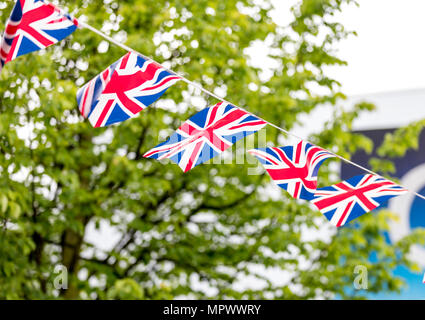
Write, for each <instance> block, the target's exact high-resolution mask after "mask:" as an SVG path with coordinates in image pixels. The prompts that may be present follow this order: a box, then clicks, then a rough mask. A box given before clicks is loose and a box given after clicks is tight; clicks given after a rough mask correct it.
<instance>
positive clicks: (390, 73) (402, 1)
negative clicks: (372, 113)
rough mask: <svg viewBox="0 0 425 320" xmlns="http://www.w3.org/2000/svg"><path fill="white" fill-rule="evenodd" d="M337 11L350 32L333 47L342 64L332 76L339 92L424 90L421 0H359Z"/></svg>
mask: <svg viewBox="0 0 425 320" xmlns="http://www.w3.org/2000/svg"><path fill="white" fill-rule="evenodd" d="M358 2H359V4H360V7H356V6H350V7H348V8H346V10H345V11H344V12H343V13H342V15H341V18H342V20H341V21H342V22H343V23H344V25H345V26H346V27H347V28H348V29H353V30H356V31H357V33H358V36H357V37H351V38H349V39H347V40H345V41H343V42H342V43H340V45H339V48H340V50H339V55H340V57H341V58H343V59H345V60H346V61H348V66H347V67H341V68H335V69H334V70H332V73H331V74H332V75H333V76H334V77H335V78H336V79H337V80H339V81H340V82H341V83H342V84H343V89H344V92H345V93H347V94H349V95H353V94H364V93H371V92H381V91H394V90H402V89H413V88H425V41H424V32H425V1H424V0H359V1H358Z"/></svg>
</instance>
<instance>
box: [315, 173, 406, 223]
mask: <svg viewBox="0 0 425 320" xmlns="http://www.w3.org/2000/svg"><path fill="white" fill-rule="evenodd" d="M406 192H407V190H406V189H404V188H403V187H401V186H399V185H397V184H395V183H394V182H392V181H389V180H386V179H384V178H382V177H379V176H377V175H373V174H365V175H359V176H355V177H353V178H350V179H348V180H346V181H342V182H340V183H337V184H335V185H333V186H330V187H325V188H320V189H317V192H316V194H315V197H314V199H313V200H311V202H312V203H313V204H314V205H316V207H317V208H318V209H319V210H320V211H321V212H322V213H323V214H324V215H325V216H326V218H327V219H328V220H329V221H330V222H331V223H332V224H333V225H335V226H337V227H340V226H343V225H344V224H346V223H348V222H350V221H351V220H353V219H356V218H358V217H359V216H361V215H363V214H365V213H367V212H369V211H372V210H373V209H375V208H377V207H379V206H380V205H381V204H383V203H384V202H386V201H387V200H388V199H390V198H392V197H395V196H398V195H401V194H403V193H406Z"/></svg>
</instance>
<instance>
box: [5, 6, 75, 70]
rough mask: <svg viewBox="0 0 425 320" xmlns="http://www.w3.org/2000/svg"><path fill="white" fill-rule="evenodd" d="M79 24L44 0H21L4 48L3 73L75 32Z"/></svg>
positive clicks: (6, 35)
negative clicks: (9, 65) (15, 62)
mask: <svg viewBox="0 0 425 320" xmlns="http://www.w3.org/2000/svg"><path fill="white" fill-rule="evenodd" d="M77 26H78V21H77V19H75V18H72V17H70V16H69V15H67V14H66V13H64V12H62V10H60V9H59V8H57V7H55V6H54V5H52V4H50V3H47V2H45V1H43V0H18V1H16V4H15V7H14V8H13V11H12V14H11V15H10V18H9V21H8V22H7V24H6V30H5V32H4V34H3V38H2V42H1V47H0V72H1V69H2V68H3V66H4V65H5V64H6V63H7V62H9V61H11V60H14V59H15V58H16V57H19V56H22V55H24V54H26V53H30V52H33V51H37V50H41V49H44V48H47V47H49V46H51V45H53V44H55V43H57V42H59V41H61V40H62V39H64V38H66V37H67V36H69V35H70V34H71V33H73V32H74V31H75V29H76V28H77Z"/></svg>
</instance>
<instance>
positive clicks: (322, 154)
mask: <svg viewBox="0 0 425 320" xmlns="http://www.w3.org/2000/svg"><path fill="white" fill-rule="evenodd" d="M248 152H249V153H250V154H252V155H253V156H255V157H256V158H257V159H258V160H259V161H260V163H261V164H263V166H264V168H265V169H266V171H267V173H268V174H269V175H270V177H271V178H272V179H273V181H274V182H276V184H277V185H278V186H279V187H281V188H282V189H285V190H286V191H287V192H288V193H289V194H290V195H291V196H292V197H294V198H296V199H304V200H311V199H313V197H314V193H315V192H316V188H317V173H318V171H319V167H320V165H321V164H322V163H323V161H325V160H326V159H328V158H332V157H334V155H333V154H332V153H330V152H329V151H326V150H325V149H322V148H320V147H317V146H315V145H312V144H311V143H308V142H305V141H300V142H299V143H298V144H296V145H293V146H286V147H274V148H270V147H268V148H259V149H252V150H248Z"/></svg>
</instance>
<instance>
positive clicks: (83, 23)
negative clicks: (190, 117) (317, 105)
mask: <svg viewBox="0 0 425 320" xmlns="http://www.w3.org/2000/svg"><path fill="white" fill-rule="evenodd" d="M78 25H79V26H80V27H83V28H86V29H88V30H90V31H92V32H94V33H96V34H97V35H99V36H101V37H103V38H104V39H106V40H108V41H109V42H111V43H113V44H115V45H116V46H118V47H120V48H122V49H124V50H125V51H127V52H134V53H136V54H138V55H139V56H141V57H142V58H144V59H146V60H150V61H153V62H155V63H158V62H156V61H155V60H153V59H152V58H150V57H148V56H146V55H144V54H142V53H140V52H138V51H136V50H134V49H133V48H130V47H129V46H127V45H125V44H123V43H121V42H119V41H117V40H115V39H113V38H112V37H110V36H108V35H107V34H105V33H104V32H102V31H100V30H98V29H96V28H94V27H92V26H91V25H89V24H87V23H85V22H82V21H81V20H78ZM158 64H160V63H158ZM160 65H161V66H162V67H163V68H164V69H165V70H166V71H168V72H170V73H172V74H174V75H176V76H178V77H180V78H181V80H182V81H184V82H185V83H187V84H188V85H190V86H192V87H194V88H196V89H198V90H200V91H202V92H204V93H205V94H207V95H209V96H211V97H214V98H215V99H217V100H219V101H222V102H224V103H228V104H231V105H234V104H233V103H231V102H229V101H227V100H226V99H224V98H222V97H220V96H218V95H216V94H215V93H213V92H211V91H209V90H207V89H205V88H204V87H202V86H201V85H200V84H198V83H196V82H193V81H191V80H189V79H187V78H186V77H185V76H183V75H181V74H179V73H178V72H175V71H173V70H171V69H168V68H166V67H164V66H163V65H162V64H160ZM237 107H238V108H239V109H241V110H243V111H245V112H247V113H249V114H252V115H253V116H256V117H258V116H257V115H255V114H253V113H252V112H250V111H248V110H245V109H244V108H242V107H239V106H237ZM258 118H260V117H258ZM261 119H262V120H264V121H265V122H266V123H267V124H268V125H269V126H271V127H273V128H275V129H277V130H279V131H281V132H283V133H285V134H286V135H288V136H292V137H294V138H296V139H299V140H303V141H305V142H308V143H310V144H313V145H316V144H315V143H312V142H310V141H308V140H307V139H304V138H302V137H299V136H298V135H296V134H294V133H292V132H290V131H288V130H286V129H284V128H281V127H279V126H277V125H275V124H274V123H271V122H269V121H267V120H265V119H263V118H261ZM318 147H320V146H318ZM322 149H323V148H322ZM328 151H329V150H328ZM329 152H330V153H332V154H333V155H334V156H335V157H336V158H338V159H340V160H342V161H344V162H346V163H348V164H350V165H352V166H355V167H357V168H359V169H361V170H363V171H365V172H367V173H370V174H373V175H376V176H378V177H381V178H384V177H382V176H381V175H380V174H378V173H376V172H374V171H372V170H369V169H367V168H365V167H363V166H362V165H360V164H358V163H355V162H353V161H351V160H348V159H346V158H344V157H343V156H340V155H338V154H336V153H334V152H332V151H329ZM384 179H387V178H384ZM387 180H388V179H387ZM390 181H391V180H390ZM391 182H393V183H395V182H394V181H391ZM399 185H400V184H399ZM400 186H401V187H403V188H405V189H406V190H408V191H409V192H410V193H412V194H414V195H415V196H417V197H419V198H421V199H424V200H425V196H424V195H422V194H420V193H418V192H415V191H411V190H409V189H408V188H406V187H404V186H402V185H400Z"/></svg>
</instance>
